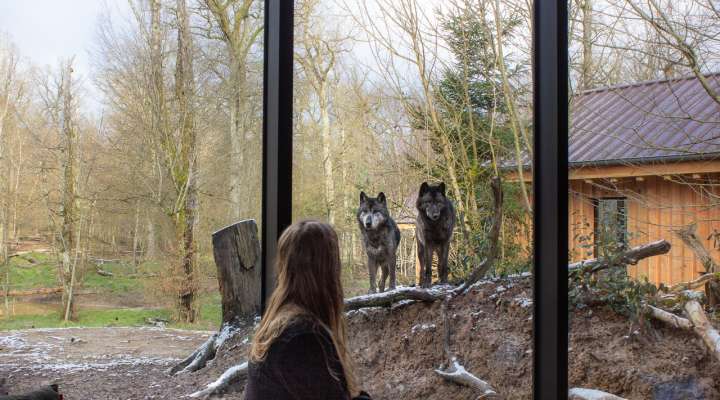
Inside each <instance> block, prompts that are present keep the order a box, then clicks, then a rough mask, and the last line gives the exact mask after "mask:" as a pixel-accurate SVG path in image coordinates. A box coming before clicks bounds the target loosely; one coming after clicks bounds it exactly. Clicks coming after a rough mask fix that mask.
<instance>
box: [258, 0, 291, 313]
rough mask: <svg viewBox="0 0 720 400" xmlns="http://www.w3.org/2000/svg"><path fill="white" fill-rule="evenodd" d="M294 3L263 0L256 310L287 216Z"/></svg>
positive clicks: (268, 284) (270, 285)
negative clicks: (259, 276)
mask: <svg viewBox="0 0 720 400" xmlns="http://www.w3.org/2000/svg"><path fill="white" fill-rule="evenodd" d="M294 3H295V2H294V1H285V0H265V26H264V30H265V32H264V33H265V40H264V46H265V52H264V68H263V149H262V153H263V165H262V168H263V178H262V182H263V199H262V222H261V226H262V233H261V235H262V280H263V282H262V309H263V311H264V310H265V305H266V301H267V299H269V297H270V295H271V294H272V291H273V289H274V287H275V279H276V276H277V274H276V271H275V268H274V265H275V264H274V262H275V253H276V251H277V239H278V238H279V237H280V234H281V233H282V231H283V230H284V229H285V228H286V227H287V226H288V225H290V222H291V218H292V99H293V46H294V43H293V29H294V24H293V12H294V7H295V4H294Z"/></svg>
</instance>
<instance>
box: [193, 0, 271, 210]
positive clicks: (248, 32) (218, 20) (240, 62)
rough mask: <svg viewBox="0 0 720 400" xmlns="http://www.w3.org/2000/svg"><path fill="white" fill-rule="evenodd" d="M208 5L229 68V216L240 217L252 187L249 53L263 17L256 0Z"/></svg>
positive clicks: (209, 2)
mask: <svg viewBox="0 0 720 400" xmlns="http://www.w3.org/2000/svg"><path fill="white" fill-rule="evenodd" d="M204 2H205V5H206V7H207V8H208V10H209V11H210V13H211V14H212V16H213V17H214V23H215V24H216V25H217V26H218V28H219V30H220V32H221V36H220V37H219V39H220V40H222V42H223V43H224V44H225V50H226V54H227V59H228V66H229V69H230V73H229V77H228V80H227V86H229V88H230V99H229V103H230V107H229V108H230V110H229V111H230V113H229V114H230V129H229V131H228V139H229V142H230V166H231V167H230V174H229V175H230V176H229V178H230V179H229V185H230V188H229V189H230V202H231V204H232V205H231V209H230V218H231V219H232V220H237V219H239V218H241V216H242V211H243V210H246V211H247V209H248V207H249V206H250V205H251V203H252V199H253V198H252V197H251V196H250V195H249V194H250V193H251V192H252V190H249V189H248V188H247V187H246V186H244V185H243V175H245V174H243V173H241V171H247V169H248V168H247V165H249V164H246V159H247V158H248V154H247V153H248V150H249V149H248V147H249V146H248V140H249V137H248V130H249V129H250V128H251V124H252V116H253V113H252V112H251V108H252V107H251V104H250V102H251V100H252V99H251V97H250V93H249V92H250V87H249V86H248V76H247V75H248V71H247V70H248V65H247V64H248V57H249V54H250V50H251V49H252V46H253V45H255V44H256V43H257V42H258V39H259V38H260V34H261V33H262V31H263V25H262V21H261V19H260V18H258V17H257V15H255V14H253V13H254V12H256V10H254V8H256V7H259V4H258V3H259V2H257V1H255V0H204Z"/></svg>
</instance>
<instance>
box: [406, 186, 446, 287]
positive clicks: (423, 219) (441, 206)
mask: <svg viewBox="0 0 720 400" xmlns="http://www.w3.org/2000/svg"><path fill="white" fill-rule="evenodd" d="M415 207H416V208H417V211H418V214H417V220H416V222H415V231H416V232H415V237H416V240H417V251H418V258H419V261H420V285H421V286H422V287H425V288H426V287H430V284H431V283H432V259H433V253H437V256H438V276H439V277H440V282H441V283H446V282H447V280H448V254H449V252H450V240H451V239H452V234H453V228H454V227H455V207H454V206H453V203H452V201H450V199H448V198H447V196H445V183H444V182H440V183H439V184H438V185H429V184H428V183H427V182H423V184H422V185H420V192H419V193H418V197H417V200H416V202H415Z"/></svg>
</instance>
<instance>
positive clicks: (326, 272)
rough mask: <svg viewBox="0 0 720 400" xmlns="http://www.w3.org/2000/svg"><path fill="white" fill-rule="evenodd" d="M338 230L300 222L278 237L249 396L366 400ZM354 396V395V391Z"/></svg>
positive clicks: (250, 399)
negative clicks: (349, 328) (355, 357)
mask: <svg viewBox="0 0 720 400" xmlns="http://www.w3.org/2000/svg"><path fill="white" fill-rule="evenodd" d="M340 267H341V266H340V250H339V248H338V239H337V235H336V234H335V231H334V230H333V228H332V227H330V225H327V224H324V223H321V222H317V221H302V222H298V223H296V224H293V225H292V226H290V227H289V228H287V229H286V230H285V232H283V234H282V236H281V237H280V241H279V242H278V252H277V270H278V271H279V272H278V281H277V288H276V289H275V292H274V293H273V295H272V296H271V297H270V302H269V304H268V307H267V309H266V311H265V315H264V316H263V318H262V321H261V322H260V326H259V328H258V329H257V331H256V333H255V336H254V337H253V343H252V347H251V349H250V364H249V368H248V383H247V387H246V388H245V400H269V399H273V400H285V399H288V400H290V399H292V400H306V399H307V400H309V399H327V400H350V399H351V398H352V396H357V397H355V399H358V400H361V399H367V400H369V399H370V397H369V396H367V394H366V393H364V392H359V390H358V386H357V381H356V377H355V373H354V370H353V366H352V363H351V361H350V354H349V350H348V348H347V336H346V333H345V317H344V314H343V289H342V283H341V282H340ZM351 395H352V396H351Z"/></svg>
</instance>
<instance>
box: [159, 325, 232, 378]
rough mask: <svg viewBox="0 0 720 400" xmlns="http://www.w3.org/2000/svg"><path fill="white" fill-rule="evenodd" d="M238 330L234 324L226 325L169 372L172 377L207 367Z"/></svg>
mask: <svg viewBox="0 0 720 400" xmlns="http://www.w3.org/2000/svg"><path fill="white" fill-rule="evenodd" d="M237 330H238V328H237V326H235V325H232V324H224V325H223V326H222V328H220V332H218V333H214V334H213V335H212V336H210V337H209V338H208V340H206V341H205V343H203V344H201V345H200V347H198V348H197V349H196V350H195V351H193V352H192V354H190V355H189V356H188V357H187V358H185V359H184V360H182V361H180V362H179V363H178V364H176V365H175V366H174V367H172V368H170V370H168V373H169V374H170V375H175V374H184V373H188V372H195V371H198V370H200V369H202V368H204V367H205V365H206V364H207V362H208V361H210V360H212V359H213V358H215V354H216V353H217V350H218V349H219V348H220V346H222V345H223V343H225V341H227V340H228V339H229V338H231V337H232V336H233V335H234V334H235V332H237Z"/></svg>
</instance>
